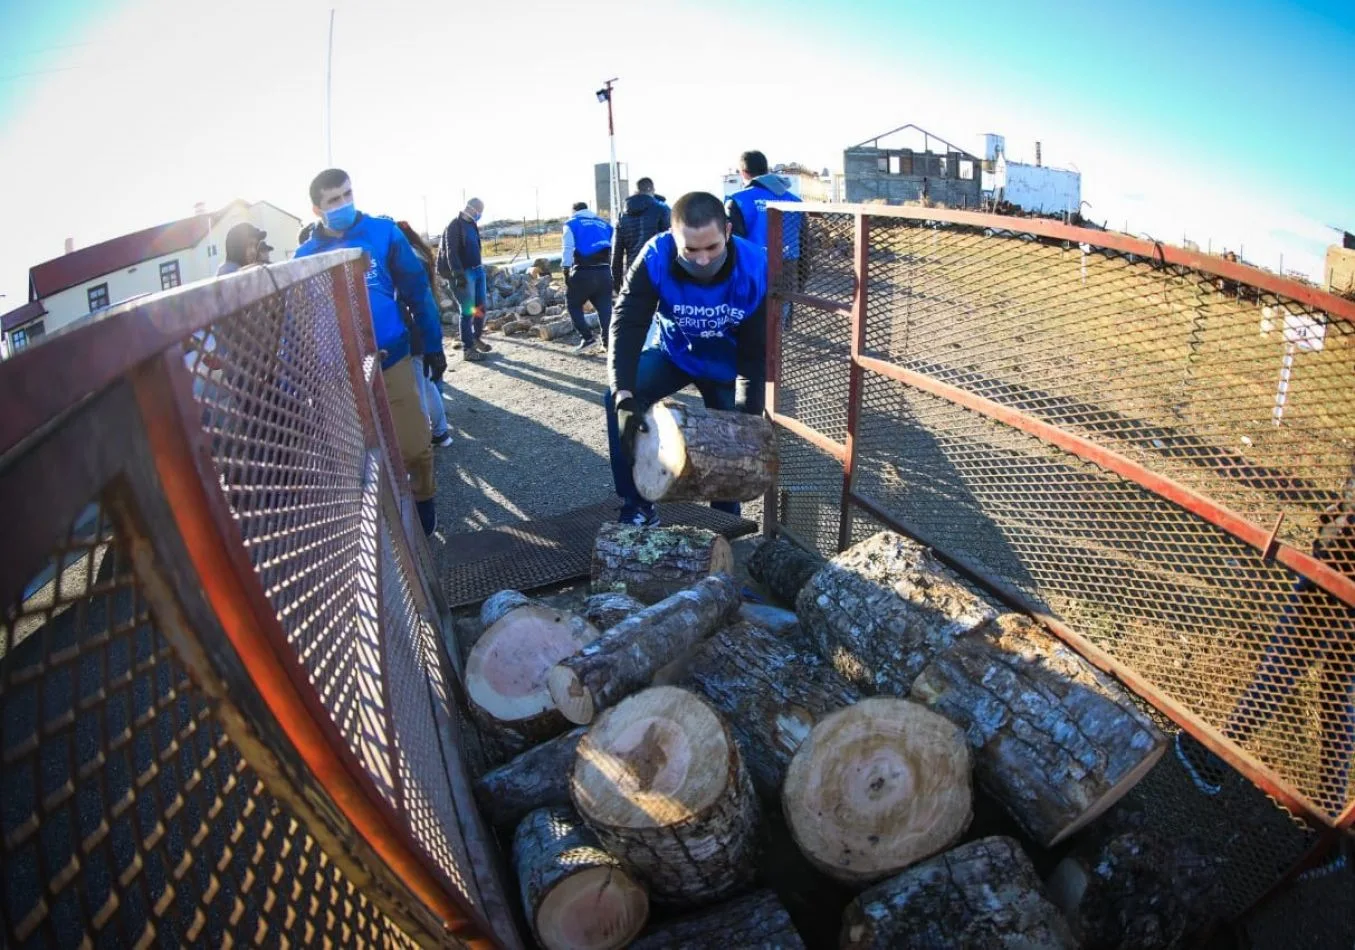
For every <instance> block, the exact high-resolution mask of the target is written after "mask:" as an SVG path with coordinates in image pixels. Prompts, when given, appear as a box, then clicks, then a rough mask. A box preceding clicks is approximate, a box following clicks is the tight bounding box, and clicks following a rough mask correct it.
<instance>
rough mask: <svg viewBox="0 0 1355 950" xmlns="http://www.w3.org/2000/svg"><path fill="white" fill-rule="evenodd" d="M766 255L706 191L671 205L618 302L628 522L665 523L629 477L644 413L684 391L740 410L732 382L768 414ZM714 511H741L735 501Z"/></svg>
mask: <svg viewBox="0 0 1355 950" xmlns="http://www.w3.org/2000/svg"><path fill="white" fill-rule="evenodd" d="M766 298H767V255H766V253H765V252H764V251H763V250H762V248H760V247H758V246H757V245H756V244H753V243H752V242H751V241H746V240H744V239H743V238H740V237H734V236H732V235H731V233H730V223H729V218H728V216H727V215H726V214H725V209H724V206H723V205H722V204H721V203H720V199H719V198H717V197H715V196H714V195H711V194H707V193H705V192H700V191H694V192H691V193H689V194H685V195H683V196H682V197H681V198H679V199H678V200H677V202H676V203H675V204H674V205H673V226H672V230H670V231H667V232H665V233H663V234H660V235H658V236H656V237H654V238H652V239H650V241H649V243H648V244H646V245H645V247H644V250H643V252H642V253H641V254H640V256H639V258H637V259H636V261H635V262H634V263H633V264H632V265H631V268H630V271H629V272H628V273H627V274H626V279H625V281H624V283H623V284H622V287H621V296H620V297H619V298H618V299H617V302H616V321H615V325H614V327H613V328H612V342H611V348H610V350H609V351H608V359H607V377H608V383H609V388H608V391H607V393H606V396H605V397H604V398H605V405H606V410H607V446H608V451H609V452H610V455H611V462H612V479H613V481H614V482H615V484H616V493H617V494H618V495H620V496H621V502H622V508H621V518H620V520H621V522H622V523H624V524H633V525H646V526H652V525H656V524H658V523H659V518H658V513H657V512H656V511H655V509H654V505H653V503H651V502H649V501H646V500H645V499H643V498H641V497H640V493H639V491H638V490H637V489H636V487H635V480H634V478H633V477H632V474H631V466H632V463H633V459H634V454H635V440H636V438H637V437H638V436H639V434H640V433H641V432H647V431H648V428H647V426H646V424H645V411H646V410H647V409H648V408H649V407H650V406H651V405H653V404H654V403H656V402H658V401H659V400H660V399H663V398H664V397H666V396H671V395H672V394H673V393H675V392H677V391H678V390H680V389H682V388H684V387H686V386H689V385H691V386H695V387H696V389H697V391H698V392H699V393H700V394H701V398H702V400H703V401H704V402H705V404H706V406H707V407H709V408H711V409H734V408H736V402H735V387H734V380H735V378H736V377H737V376H739V375H745V376H747V377H749V378H750V379H751V380H753V381H754V382H756V383H757V384H758V385H755V386H752V387H750V389H749V398H748V399H747V401H746V402H745V404H744V405H743V406H741V407H738V408H742V409H743V411H745V412H750V413H760V412H762V402H763V400H762V388H761V385H760V383H761V380H762V379H763V378H764V366H765V360H766V325H767V299H766ZM711 507H712V508H717V509H719V510H721V511H728V512H730V513H733V514H737V513H738V510H739V506H738V504H737V503H736V502H723V501H717V502H712V503H711Z"/></svg>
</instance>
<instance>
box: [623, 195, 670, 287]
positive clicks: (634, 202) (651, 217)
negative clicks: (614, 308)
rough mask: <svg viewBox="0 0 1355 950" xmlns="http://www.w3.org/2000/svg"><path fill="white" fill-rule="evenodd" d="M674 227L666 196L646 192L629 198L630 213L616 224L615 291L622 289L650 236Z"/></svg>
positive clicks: (627, 207)
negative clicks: (665, 202)
mask: <svg viewBox="0 0 1355 950" xmlns="http://www.w3.org/2000/svg"><path fill="white" fill-rule="evenodd" d="M672 226H673V212H672V211H671V210H670V209H669V207H668V205H666V204H664V203H663V200H662V199H660V198H657V197H655V196H654V195H645V194H637V195H631V196H630V197H629V198H627V199H626V212H625V214H623V215H621V220H620V221H618V222H617V224H616V239H615V240H614V241H612V289H613V290H620V289H621V281H622V280H624V279H625V277H626V271H628V270H630V265H631V264H633V263H634V262H635V261H636V259H638V258H639V256H640V251H641V250H642V249H643V248H644V246H645V245H646V244H647V243H649V239H650V238H652V237H653V236H654V235H656V234H662V233H663V232H664V231H667V230H668V229H669V228H670V227H672Z"/></svg>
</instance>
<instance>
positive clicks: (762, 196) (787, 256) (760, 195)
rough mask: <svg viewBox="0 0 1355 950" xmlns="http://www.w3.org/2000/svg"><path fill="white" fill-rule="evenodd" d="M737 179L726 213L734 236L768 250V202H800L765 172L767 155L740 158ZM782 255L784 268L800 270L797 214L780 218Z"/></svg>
mask: <svg viewBox="0 0 1355 950" xmlns="http://www.w3.org/2000/svg"><path fill="white" fill-rule="evenodd" d="M739 177H740V178H742V179H743V187H742V188H740V189H739V190H738V191H736V192H734V193H733V194H732V195H730V196H729V200H728V201H727V202H726V203H725V211H726V213H728V215H729V220H730V223H731V225H732V226H733V229H734V235H735V236H736V237H741V238H747V239H748V240H750V241H752V242H753V243H754V244H756V245H757V246H758V247H760V248H762V249H763V250H764V251H768V252H769V253H770V252H771V248H768V247H767V202H769V201H799V200H800V199H799V198H797V197H796V196H795V195H793V194H791V191H790V186H789V185H788V184H787V183H786V180H785V179H784V178H782V177H781V176H780V175H773V174H770V173H769V172H768V171H767V156H766V155H763V154H762V153H761V152H758V151H751V152H744V153H743V154H742V155H740V156H739ZM781 252H782V258H783V260H784V261H785V264H784V265H783V269H785V270H786V271H793V272H797V273H798V271H799V265H800V215H799V214H798V213H797V214H790V215H787V216H785V217H784V218H783V219H782V227H781Z"/></svg>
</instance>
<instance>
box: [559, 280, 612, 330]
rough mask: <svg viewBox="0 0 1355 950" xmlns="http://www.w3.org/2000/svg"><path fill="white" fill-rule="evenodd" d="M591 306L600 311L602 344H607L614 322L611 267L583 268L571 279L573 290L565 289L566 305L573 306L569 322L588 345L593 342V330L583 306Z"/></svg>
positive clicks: (570, 308) (570, 288) (570, 286)
mask: <svg viewBox="0 0 1355 950" xmlns="http://www.w3.org/2000/svg"><path fill="white" fill-rule="evenodd" d="M585 302H588V303H591V304H592V305H593V309H594V310H596V311H597V312H598V323H599V324H601V326H602V342H603V345H606V343H607V330H608V328H609V327H610V326H611V323H612V272H611V268H609V267H608V266H607V265H605V264H604V265H602V266H599V267H580V268H579V269H578V270H576V271H574V273H573V275H571V276H570V278H569V287H568V288H567V289H566V290H565V303H566V304H567V305H568V306H569V319H570V320H571V321H573V323H574V329H576V330H578V331H579V336H580V337H582V338H583V340H584V341H585V342H589V343H591V342H592V340H593V329H592V327H590V326H589V325H588V321H587V320H585V319H584V315H583V305H584V303H585Z"/></svg>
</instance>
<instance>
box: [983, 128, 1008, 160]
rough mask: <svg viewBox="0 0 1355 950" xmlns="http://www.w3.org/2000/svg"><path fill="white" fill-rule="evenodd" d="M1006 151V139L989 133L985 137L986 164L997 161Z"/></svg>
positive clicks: (984, 156) (984, 154) (984, 155)
mask: <svg viewBox="0 0 1355 950" xmlns="http://www.w3.org/2000/svg"><path fill="white" fill-rule="evenodd" d="M1006 150H1007V139H1006V137H1004V136H1001V135H998V134H997V133H996V132H988V133H987V134H985V135H984V136H983V160H984V161H985V162H995V161H997V157H998V156H999V155H1001V154H1002V153H1003V152H1005V151H1006Z"/></svg>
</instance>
